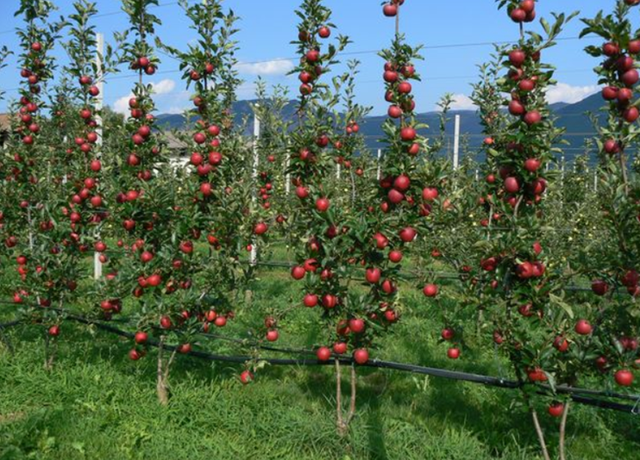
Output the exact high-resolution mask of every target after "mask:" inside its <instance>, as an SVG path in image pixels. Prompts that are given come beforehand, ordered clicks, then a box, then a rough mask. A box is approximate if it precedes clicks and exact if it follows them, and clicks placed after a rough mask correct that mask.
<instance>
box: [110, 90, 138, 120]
mask: <svg viewBox="0 0 640 460" xmlns="http://www.w3.org/2000/svg"><path fill="white" fill-rule="evenodd" d="M132 97H133V93H130V94H129V95H128V96H123V97H121V98H120V99H118V100H117V101H116V102H114V103H113V111H114V112H117V113H121V114H123V115H127V114H128V113H129V99H131V98H132Z"/></svg>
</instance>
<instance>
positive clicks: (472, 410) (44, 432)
mask: <svg viewBox="0 0 640 460" xmlns="http://www.w3.org/2000/svg"><path fill="white" fill-rule="evenodd" d="M261 277H262V280H261V281H260V282H256V283H255V292H254V297H253V306H252V307H251V308H248V309H245V310H243V312H242V313H241V314H239V315H238V318H237V319H236V320H234V321H233V322H232V324H231V326H230V328H229V330H228V331H226V330H225V333H228V334H229V335H235V336H238V335H242V334H245V333H246V331H247V329H248V328H249V325H251V324H255V323H256V321H257V320H258V319H259V318H262V317H264V315H265V314H266V313H267V312H271V311H277V310H279V309H283V308H286V307H287V306H288V305H291V304H292V303H295V302H297V301H298V299H299V291H298V287H297V286H296V285H295V284H293V283H291V282H290V281H289V278H288V276H287V274H286V271H285V272H283V271H281V270H265V271H263V272H262V274H261ZM404 300H405V303H406V304H407V305H411V306H412V309H413V312H412V314H411V315H407V316H406V318H407V319H406V320H404V321H401V322H400V323H399V324H398V325H397V327H396V328H394V331H393V335H392V336H390V337H388V338H386V339H385V340H384V342H383V343H382V347H381V350H380V351H379V352H376V356H377V357H380V358H383V359H391V360H395V361H402V362H410V363H416V364H423V365H429V366H434V367H446V368H453V369H460V370H468V371H474V372H484V373H488V374H491V375H498V374H499V372H500V369H501V368H503V367H506V366H505V364H504V363H501V362H500V361H499V360H498V358H497V357H496V356H495V355H494V353H493V352H492V351H490V350H489V351H484V352H483V351H476V352H474V351H471V350H470V351H465V354H464V359H462V360H460V361H458V362H451V361H449V360H447V359H446V357H445V352H446V346H445V345H444V344H441V343H438V341H437V334H438V331H439V329H440V327H441V326H440V324H438V323H437V321H434V320H433V317H434V315H433V311H431V310H430V309H431V308H436V307H435V306H429V305H428V304H427V303H426V302H425V301H424V300H423V298H421V297H420V296H418V295H417V294H416V295H413V296H409V297H407V298H406V299H404ZM10 310H11V309H10V308H9V309H7V308H6V307H4V308H2V309H1V311H2V312H3V314H2V317H3V318H4V319H6V318H8V317H10V316H11V311H10ZM125 313H126V312H125ZM317 313H318V312H317V311H313V310H308V309H303V308H301V309H296V310H294V311H293V312H292V314H291V315H289V316H288V317H287V318H286V319H285V320H284V322H283V324H282V325H281V327H282V339H281V343H279V345H282V346H298V347H310V346H313V345H316V344H318V343H321V342H322V336H321V335H319V333H318V332H317V322H316V319H317ZM7 335H8V338H9V339H10V341H11V342H12V344H13V346H14V348H15V354H13V355H12V354H11V353H9V351H8V350H7V348H6V347H2V346H1V345H0V460H7V459H27V458H35V459H107V458H109V459H171V460H179V459H185V460H186V459H189V460H193V459H215V460H225V459H234V460H235V459H238V458H254V459H260V460H262V459H296V460H301V459H314V460H315V459H317V460H328V459H403V460H405V459H434V460H437V459H443V460H444V459H447V460H452V459H465V460H467V459H480V460H482V459H504V460H507V459H514V460H515V459H523V460H524V459H527V460H529V459H537V458H539V457H538V445H537V441H536V438H535V434H534V432H533V429H532V425H531V422H530V419H529V416H528V415H527V414H526V412H525V411H523V410H522V408H521V407H520V406H519V404H518V403H517V401H518V398H517V393H515V392H512V391H509V390H501V389H493V388H487V387H484V386H479V385H475V384H471V383H461V382H453V381H448V380H442V379H435V378H426V377H424V376H417V375H411V374H406V373H398V372H392V371H387V370H373V369H359V385H358V411H357V416H356V418H355V419H354V421H353V424H352V426H351V430H350V433H349V435H348V436H347V437H346V438H344V439H341V438H340V437H338V436H337V435H336V430H335V423H334V420H335V385H334V373H333V369H332V368H331V367H328V368H316V367H311V368H300V367H286V368H285V367H270V366H267V367H266V368H265V369H263V370H261V371H260V372H259V373H258V374H257V380H256V381H255V382H254V383H253V384H251V385H248V386H242V385H241V384H240V382H239V381H238V377H237V376H238V373H239V372H240V370H241V368H240V367H239V366H232V365H226V364H220V363H210V362H207V361H201V360H197V359H193V358H188V357H179V359H178V360H177V361H176V364H175V366H174V368H173V370H172V374H171V378H170V383H171V390H172V398H171V402H170V404H169V406H168V407H161V406H160V405H159V404H158V403H157V400H156V395H155V359H154V358H155V352H153V351H151V352H150V353H149V355H148V356H147V357H146V358H145V359H143V360H142V361H140V362H137V363H134V362H131V361H129V360H128V358H127V357H126V353H127V351H128V350H129V348H130V347H131V344H130V342H128V341H126V340H123V339H119V338H116V337H114V336H111V335H108V334H106V333H104V332H100V331H96V330H93V329H92V328H89V327H85V326H80V325H73V324H71V323H65V324H64V333H63V336H62V337H61V339H60V342H59V350H58V357H57V360H56V362H55V366H54V368H53V370H51V371H46V370H45V369H44V368H43V365H42V363H43V360H44V347H43V340H42V337H41V335H40V334H39V333H38V331H37V330H36V328H34V327H28V326H21V327H19V328H15V329H13V330H10V331H8V332H7ZM467 340H469V341H470V342H473V340H475V339H474V337H473V336H471V337H467ZM201 348H206V349H209V350H215V351H219V352H225V353H234V352H235V353H239V352H240V350H233V349H232V348H230V346H229V345H228V344H225V343H219V342H213V343H206V344H204V343H203V344H201ZM473 348H474V347H472V349H473ZM478 348H479V347H478ZM343 389H344V393H345V394H346V393H347V392H348V382H347V381H346V379H345V381H344V386H343ZM547 402H548V400H544V399H543V400H540V402H539V404H540V409H541V412H543V411H544V404H546V403H547ZM541 418H542V421H543V424H544V426H545V430H546V433H547V436H548V440H549V444H550V447H551V449H552V450H553V451H554V452H555V449H556V445H557V439H558V435H557V427H558V422H557V421H556V420H552V419H550V418H549V417H548V416H546V414H544V413H541ZM639 427H640V422H639V421H638V418H637V417H635V418H634V417H633V416H630V415H625V414H621V413H617V412H607V411H597V410H595V409H592V408H588V407H578V406H574V408H573V409H572V413H571V417H570V419H569V427H568V441H567V443H568V449H569V452H570V456H569V458H571V459H594V460H595V459H598V460H600V459H603V460H606V459H612V460H613V459H616V460H623V459H633V458H637V455H638V451H639V449H640V433H639V430H638V428H639Z"/></svg>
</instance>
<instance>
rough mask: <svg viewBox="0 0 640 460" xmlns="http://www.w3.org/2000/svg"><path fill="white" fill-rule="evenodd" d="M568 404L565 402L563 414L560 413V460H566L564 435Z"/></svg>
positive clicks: (568, 402)
mask: <svg viewBox="0 0 640 460" xmlns="http://www.w3.org/2000/svg"><path fill="white" fill-rule="evenodd" d="M569 404H571V402H570V401H567V402H566V403H565V405H564V412H563V413H562V421H561V422H560V460H566V456H565V433H566V430H567V415H568V414H569Z"/></svg>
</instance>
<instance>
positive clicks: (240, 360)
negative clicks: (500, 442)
mask: <svg viewBox="0 0 640 460" xmlns="http://www.w3.org/2000/svg"><path fill="white" fill-rule="evenodd" d="M67 318H68V319H71V320H73V321H76V322H78V323H81V324H86V325H89V326H94V327H96V328H98V329H101V330H103V331H107V332H110V333H113V334H115V335H118V336H120V337H125V338H128V339H133V338H134V337H135V334H134V333H131V332H127V331H123V330H121V329H118V328H116V327H113V326H110V325H108V324H104V323H100V322H96V321H92V320H89V319H87V318H84V317H81V316H77V315H68V316H67ZM20 323H21V321H13V322H11V323H5V324H0V329H3V328H6V327H10V326H15V325H17V324H20ZM159 343H160V342H159V341H158V340H155V339H150V340H148V341H147V345H150V346H153V347H157V346H158V345H159ZM163 347H164V348H166V349H168V350H170V351H174V350H176V349H177V348H178V346H175V345H167V344H164V345H163ZM188 355H190V356H193V357H196V358H200V359H205V360H208V361H217V362H227V363H236V364H246V363H247V362H249V361H255V360H258V361H262V362H265V363H268V364H270V365H274V366H328V365H333V364H334V362H335V361H334V360H329V361H319V360H318V359H307V358H302V359H301V358H256V357H253V356H248V355H244V356H243V355H238V356H228V355H219V354H213V353H208V352H204V351H198V350H192V351H191V352H189V353H188ZM337 359H338V361H339V362H340V363H341V364H345V365H351V364H353V359H352V358H349V357H340V358H337ZM359 367H369V368H376V369H391V370H397V371H404V372H411V373H415V374H421V375H429V376H432V377H439V378H446V379H450V380H459V381H464V382H471V383H478V384H482V385H486V386H491V387H496V388H506V389H518V388H521V387H522V384H520V383H519V382H516V381H512V380H505V379H502V378H497V377H491V376H486V375H480V374H470V373H467V372H460V371H451V370H445V369H438V368H432V367H423V366H416V365H413V364H403V363H395V362H390V361H382V360H377V359H373V360H370V361H369V362H367V363H366V364H362V365H359ZM549 390H551V387H549V386H546V385H545V386H542V388H541V389H540V390H539V391H538V394H541V395H543V396H551V395H550V394H549ZM556 391H557V392H558V393H565V394H569V395H570V396H571V399H572V400H573V401H575V402H577V403H580V404H585V405H590V406H594V407H598V408H601V409H610V410H616V411H620V412H627V413H632V414H636V415H637V413H638V412H637V406H638V401H640V395H622V394H616V393H611V392H602V391H597V390H588V389H581V388H573V387H564V386H559V387H556ZM582 394H589V395H593V396H605V397H609V398H619V399H626V400H630V401H636V404H635V405H634V406H630V405H625V404H620V403H616V402H613V401H608V400H603V399H597V398H589V397H586V396H581V395H582Z"/></svg>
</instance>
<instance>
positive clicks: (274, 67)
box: [236, 59, 295, 75]
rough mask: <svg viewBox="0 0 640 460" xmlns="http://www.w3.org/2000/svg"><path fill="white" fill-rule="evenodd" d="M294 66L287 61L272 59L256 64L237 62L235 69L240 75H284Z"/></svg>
mask: <svg viewBox="0 0 640 460" xmlns="http://www.w3.org/2000/svg"><path fill="white" fill-rule="evenodd" d="M294 67H295V66H294V65H293V62H292V61H291V60H289V59H274V60H272V61H263V62H256V63H253V64H252V63H249V62H239V63H238V64H237V66H236V69H237V70H238V72H240V73H244V74H250V75H284V74H286V73H287V72H289V71H291V70H292V69H293V68H294Z"/></svg>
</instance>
